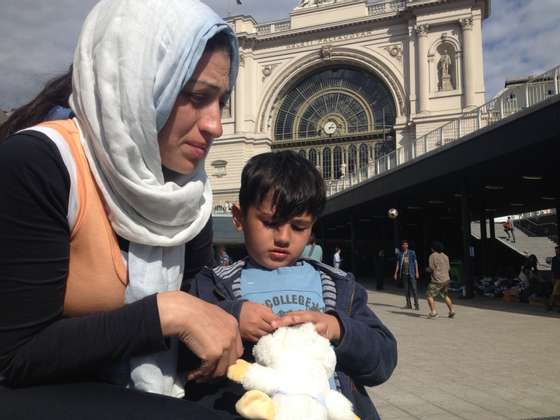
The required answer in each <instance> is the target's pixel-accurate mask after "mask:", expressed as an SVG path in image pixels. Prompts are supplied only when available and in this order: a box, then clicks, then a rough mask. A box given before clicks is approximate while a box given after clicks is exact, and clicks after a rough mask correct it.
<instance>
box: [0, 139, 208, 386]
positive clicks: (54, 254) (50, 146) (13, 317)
mask: <svg viewBox="0 0 560 420" xmlns="http://www.w3.org/2000/svg"><path fill="white" fill-rule="evenodd" d="M41 137H43V135H42V134H40V133H37V134H33V135H31V134H17V135H14V136H12V137H10V138H8V139H6V140H5V141H4V142H2V143H1V144H0V381H1V378H2V377H3V380H4V381H5V383H7V384H8V385H11V386H24V385H31V384H37V383H48V382H58V381H68V380H84V379H90V378H92V377H94V376H95V374H96V372H98V371H99V370H101V369H103V368H104V367H105V366H108V365H110V364H111V363H113V362H115V361H118V360H122V359H125V358H128V357H130V356H134V355H141V354H148V353H151V352H157V351H161V350H164V349H165V348H166V344H165V340H164V338H163V336H162V332H161V326H160V321H159V314H158V308H157V302H156V296H155V295H153V296H148V297H146V298H144V299H142V300H140V301H137V302H134V303H132V304H129V305H126V306H124V307H122V308H120V309H118V310H115V311H111V312H105V313H96V314H91V315H88V316H83V317H78V318H65V317H63V305H64V291H65V286H66V279H67V276H68V263H69V254H70V246H69V244H70V229H69V226H68V221H67V219H66V214H67V209H68V199H69V191H70V177H69V174H68V171H67V169H66V167H65V165H64V163H63V161H62V157H61V156H60V153H59V151H58V149H57V148H56V146H55V145H54V143H53V142H52V141H50V140H48V139H46V138H41ZM211 243H212V221H211V220H210V221H209V222H208V224H207V225H206V227H205V228H204V229H203V231H202V232H201V233H200V234H199V235H198V236H197V237H196V238H195V239H193V240H192V241H191V242H189V243H188V244H187V249H186V252H185V255H186V263H185V275H184V281H183V283H184V284H183V287H182V289H183V290H188V281H189V279H190V278H192V277H193V276H194V275H195V274H196V273H197V272H198V271H199V270H200V268H201V267H203V266H205V265H208V266H212V265H213V255H212V250H211ZM119 244H120V246H121V247H127V246H128V244H127V243H126V241H123V240H119Z"/></svg>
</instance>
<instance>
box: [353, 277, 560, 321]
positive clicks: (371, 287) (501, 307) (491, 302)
mask: <svg viewBox="0 0 560 420" xmlns="http://www.w3.org/2000/svg"><path fill="white" fill-rule="evenodd" d="M359 282H360V284H361V285H362V286H364V287H365V288H366V289H367V290H368V291H370V292H373V296H371V295H370V301H369V302H368V303H369V304H370V305H374V306H375V305H377V306H394V307H397V308H400V306H395V305H386V304H378V303H376V302H375V294H376V293H388V294H391V295H397V296H402V299H403V303H404V299H405V294H406V291H405V289H400V288H398V287H397V286H396V285H395V284H394V281H393V280H392V279H391V280H386V281H385V284H384V289H383V290H375V281H374V280H373V279H371V278H367V277H366V278H363V277H362V278H360V279H359ZM423 283H424V282H422V281H421V282H420V285H419V287H418V297H419V298H420V301H424V302H425V296H426V294H425V291H424V290H425V284H423ZM450 296H451V299H452V300H453V303H454V304H455V305H457V306H459V307H460V306H467V307H471V308H480V309H487V310H490V311H501V312H510V313H517V314H524V315H534V316H542V317H546V318H559V319H560V313H558V312H557V308H555V309H554V311H552V312H547V311H546V309H545V307H544V306H541V305H532V304H529V303H520V302H505V301H503V300H502V299H500V298H491V297H487V296H475V297H474V298H473V299H465V298H463V297H462V296H459V295H455V294H450ZM372 298H373V299H372ZM437 301H438V302H440V301H441V300H440V299H439V300H437Z"/></svg>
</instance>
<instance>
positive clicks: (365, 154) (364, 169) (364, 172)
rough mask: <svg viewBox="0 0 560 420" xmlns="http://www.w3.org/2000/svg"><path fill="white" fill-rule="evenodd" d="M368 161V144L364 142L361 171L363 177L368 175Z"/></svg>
mask: <svg viewBox="0 0 560 420" xmlns="http://www.w3.org/2000/svg"><path fill="white" fill-rule="evenodd" d="M368 163H369V159H368V146H367V144H364V143H362V144H360V173H361V175H362V176H363V177H366V176H367V170H368Z"/></svg>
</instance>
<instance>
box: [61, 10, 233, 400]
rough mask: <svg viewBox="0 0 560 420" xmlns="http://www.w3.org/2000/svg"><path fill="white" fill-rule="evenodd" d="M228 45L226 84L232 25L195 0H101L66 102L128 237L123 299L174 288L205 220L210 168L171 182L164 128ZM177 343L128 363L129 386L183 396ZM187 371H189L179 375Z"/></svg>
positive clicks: (85, 32) (118, 227) (86, 30)
mask: <svg viewBox="0 0 560 420" xmlns="http://www.w3.org/2000/svg"><path fill="white" fill-rule="evenodd" d="M222 31H223V32H224V33H226V34H227V36H228V38H229V40H230V45H231V54H230V56H231V70H230V75H229V76H230V77H229V80H230V89H231V88H233V84H234V81H235V79H236V77H237V70H238V66H239V52H238V45H237V40H236V38H235V35H234V33H233V31H232V30H231V29H230V28H229V26H228V25H226V23H225V22H224V21H223V20H222V19H221V18H220V17H219V16H217V15H216V14H215V13H214V12H213V11H212V10H211V9H209V8H208V7H207V6H206V5H204V4H203V3H201V2H199V1H197V0H102V1H100V2H99V3H98V4H97V5H96V6H95V8H94V9H93V10H92V12H91V13H90V14H89V15H88V17H87V19H86V21H85V23H84V26H83V28H82V33H81V35H80V40H79V42H78V47H77V49H76V53H75V56H74V72H73V93H72V96H71V98H70V105H71V107H72V110H73V111H74V113H75V114H76V123H77V125H78V128H79V129H80V134H81V138H82V144H83V146H84V150H85V153H86V156H87V158H88V162H89V165H90V168H91V171H92V173H93V175H94V177H95V180H96V183H97V185H98V187H99V189H100V190H101V192H102V194H103V198H104V201H105V204H106V207H107V211H108V215H109V219H110V221H111V225H112V226H113V229H114V230H115V232H116V233H117V234H118V235H120V236H122V237H124V238H125V239H128V240H129V241H130V247H129V252H128V260H127V262H128V273H129V285H128V287H127V290H126V295H125V302H127V303H130V302H134V301H136V300H138V299H141V298H143V297H144V296H147V295H151V294H153V293H157V292H161V291H167V290H178V289H179V287H180V285H181V280H182V275H183V269H184V267H183V265H184V261H185V258H184V255H185V254H184V252H185V247H184V244H185V243H186V242H188V241H190V240H191V239H193V238H194V237H195V236H196V235H197V234H198V233H199V232H200V231H201V230H202V228H203V227H204V226H205V225H206V222H207V221H208V219H209V217H210V214H211V211H212V191H211V189H210V184H209V181H208V178H207V176H206V173H205V171H204V165H203V164H202V163H201V164H199V165H198V167H197V168H196V170H195V172H194V173H193V174H191V175H188V176H181V177H178V178H175V179H173V182H166V181H165V179H164V176H163V171H162V165H161V159H160V153H159V144H158V132H159V131H160V130H161V128H162V127H163V126H164V125H165V123H166V121H167V119H168V118H169V115H170V114H171V111H172V109H173V105H174V104H175V100H176V99H177V96H178V95H179V93H180V91H181V90H182V89H183V87H184V86H185V84H186V83H187V82H188V81H189V79H190V78H191V77H192V75H193V73H194V71H195V69H196V66H197V64H198V61H199V60H200V58H201V56H202V54H203V52H204V49H205V46H206V43H207V41H208V40H209V39H211V38H212V37H213V36H214V35H215V34H217V33H218V32H222ZM176 351H177V342H176V341H173V342H172V349H171V350H170V351H169V352H163V353H158V354H155V355H150V356H145V357H142V358H133V359H132V360H131V363H130V365H131V379H132V384H131V385H132V386H134V387H136V388H139V389H142V390H145V391H149V392H156V393H160V394H165V395H171V396H176V397H181V396H182V395H184V392H183V381H181V378H182V377H181V376H180V375H177V372H176V361H177V355H176ZM183 377H184V375H183Z"/></svg>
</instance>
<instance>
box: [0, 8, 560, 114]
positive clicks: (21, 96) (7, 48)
mask: <svg viewBox="0 0 560 420" xmlns="http://www.w3.org/2000/svg"><path fill="white" fill-rule="evenodd" d="M96 2H97V0H79V1H76V0H48V1H47V0H45V1H37V0H0V10H1V11H2V14H1V17H0V39H1V40H2V42H1V43H0V108H6V107H12V106H19V105H21V104H22V103H23V102H24V101H26V100H28V99H30V98H31V97H33V96H34V95H35V94H36V93H37V90H38V88H39V87H40V86H42V85H43V84H44V83H45V81H46V80H48V79H49V78H51V77H53V76H55V75H57V74H59V73H61V72H64V71H65V69H66V68H67V66H68V64H69V63H70V61H71V59H72V52H73V50H74V46H75V44H76V40H77V37H78V32H79V29H80V26H81V23H82V22H83V20H84V18H85V16H86V14H87V13H88V11H89V10H90V9H91V8H92V7H93V5H94V4H95V3H96ZM206 2H207V3H208V5H210V6H211V7H212V8H214V9H215V10H216V11H217V12H218V13H219V14H220V15H222V16H227V15H240V14H241V15H250V16H253V17H254V18H255V19H256V20H257V21H258V22H264V21H269V20H276V19H284V18H287V17H288V15H289V13H290V11H291V10H292V9H293V8H294V7H295V6H296V5H297V4H298V0H242V2H243V4H242V5H238V4H237V2H236V1H235V0H206ZM483 33H484V48H485V51H484V58H485V63H484V71H485V80H486V91H487V97H488V98H490V97H491V96H492V95H493V94H495V93H496V92H497V91H499V90H500V89H501V88H502V87H503V85H504V81H505V79H506V78H512V77H523V76H527V75H529V74H534V73H538V72H540V71H544V70H547V69H549V68H551V67H553V66H555V65H558V64H560V55H559V54H558V51H559V47H560V0H492V15H491V17H490V18H489V19H488V20H486V21H485V22H484V32H483Z"/></svg>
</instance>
